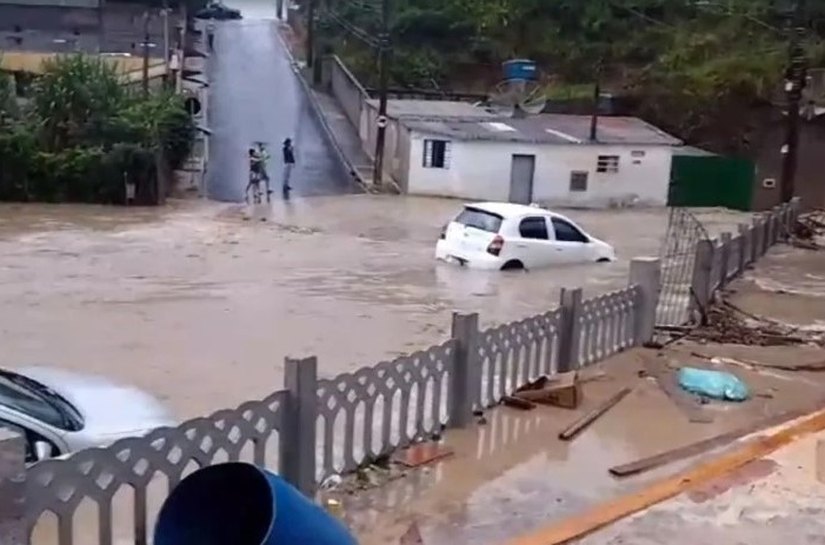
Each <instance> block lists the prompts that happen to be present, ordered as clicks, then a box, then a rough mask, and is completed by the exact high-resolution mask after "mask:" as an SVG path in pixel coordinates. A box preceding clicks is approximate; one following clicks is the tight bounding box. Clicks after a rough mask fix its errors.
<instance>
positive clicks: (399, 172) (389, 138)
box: [358, 99, 495, 192]
mask: <svg viewBox="0 0 825 545" xmlns="http://www.w3.org/2000/svg"><path fill="white" fill-rule="evenodd" d="M494 117H495V116H493V114H491V113H489V112H488V111H487V110H484V109H483V108H479V107H477V106H474V105H472V104H470V103H468V102H457V101H451V100H421V99H412V100H410V99H398V100H390V101H388V102H387V130H386V135H385V143H384V157H385V158H386V159H385V162H384V169H385V170H384V174H385V175H389V176H390V177H391V178H392V179H393V180H394V181H395V182H396V184H398V186H399V188H400V189H401V191H402V192H406V191H407V190H406V187H405V186H404V183H405V181H406V178H407V173H408V172H409V168H410V164H409V162H408V153H407V150H408V149H409V147H410V140H409V136H410V131H409V130H407V128H406V127H405V124H407V123H413V122H424V121H456V122H460V121H477V120H480V119H494ZM377 119H378V101H377V100H374V99H367V100H365V101H364V106H363V109H362V110H361V112H360V118H359V127H358V133H359V137H360V139H361V142H362V145H363V147H364V151H365V152H366V153H367V154H369V156H370V157H372V156H373V155H374V153H375V142H376V139H377V134H378V124H377V122H376V120H377Z"/></svg>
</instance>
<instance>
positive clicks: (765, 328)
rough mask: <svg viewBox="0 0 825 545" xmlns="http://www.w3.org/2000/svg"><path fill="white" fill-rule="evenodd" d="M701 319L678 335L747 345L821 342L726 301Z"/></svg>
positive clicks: (812, 335)
mask: <svg viewBox="0 0 825 545" xmlns="http://www.w3.org/2000/svg"><path fill="white" fill-rule="evenodd" d="M705 316H706V318H707V320H706V323H705V324H704V325H699V326H696V327H692V328H691V327H687V326H686V327H685V328H684V331H682V333H683V334H684V335H685V337H686V338H687V339H690V340H695V341H700V342H711V343H720V344H742V345H747V346H793V345H799V344H821V343H822V341H823V339H822V338H821V336H817V335H815V334H814V333H813V332H802V331H799V329H798V328H795V327H790V326H787V325H785V324H782V323H779V322H775V321H773V320H769V319H767V318H762V317H759V316H755V315H753V314H750V313H747V312H744V311H742V310H740V309H739V308H737V307H736V306H734V305H733V304H731V303H728V302H726V301H723V302H722V303H721V304H716V305H713V306H711V307H709V308H708V309H707V311H706V314H705ZM675 333H679V332H675Z"/></svg>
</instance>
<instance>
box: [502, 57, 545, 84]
mask: <svg viewBox="0 0 825 545" xmlns="http://www.w3.org/2000/svg"><path fill="white" fill-rule="evenodd" d="M502 66H503V67H504V79H505V80H511V79H519V80H528V81H534V80H536V79H538V69H537V68H536V61H531V60H529V59H513V60H511V61H506V62H504V63H502Z"/></svg>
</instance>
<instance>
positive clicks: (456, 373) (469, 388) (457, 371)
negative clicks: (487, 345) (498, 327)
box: [449, 312, 482, 428]
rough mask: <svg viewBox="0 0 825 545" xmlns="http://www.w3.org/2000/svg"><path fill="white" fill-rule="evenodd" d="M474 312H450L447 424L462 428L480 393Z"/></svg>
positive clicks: (471, 413)
mask: <svg viewBox="0 0 825 545" xmlns="http://www.w3.org/2000/svg"><path fill="white" fill-rule="evenodd" d="M478 334H479V331H478V314H459V313H457V312H455V313H453V325H452V338H453V339H455V341H456V347H455V354H454V355H453V367H452V369H451V370H450V398H449V411H450V412H449V414H450V427H451V428H462V427H464V426H466V425H467V424H469V423H470V422H471V421H472V418H473V404H474V403H475V401H476V399H477V398H478V397H480V396H481V363H482V362H481V358H480V356H479V352H478V336H479V335H478Z"/></svg>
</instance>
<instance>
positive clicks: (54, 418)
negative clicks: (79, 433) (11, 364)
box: [0, 369, 83, 431]
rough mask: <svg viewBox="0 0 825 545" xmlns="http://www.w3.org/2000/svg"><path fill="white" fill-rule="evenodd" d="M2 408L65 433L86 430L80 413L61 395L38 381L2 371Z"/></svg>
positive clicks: (0, 384)
mask: <svg viewBox="0 0 825 545" xmlns="http://www.w3.org/2000/svg"><path fill="white" fill-rule="evenodd" d="M0 405H4V406H6V407H9V408H11V409H13V410H15V411H17V412H19V413H22V414H25V415H27V416H29V417H32V418H36V419H38V420H40V421H41V422H44V423H46V424H48V425H50V426H54V427H56V428H60V429H63V430H70V431H76V430H79V429H80V428H82V427H83V421H82V418H81V416H80V413H79V412H78V411H77V409H76V408H75V407H74V406H72V404H71V403H69V402H68V401H66V399H64V398H63V397H62V396H61V395H59V394H58V393H57V392H55V391H53V390H52V389H51V388H48V387H46V386H44V385H43V384H40V383H39V382H37V381H35V380H32V379H30V378H27V377H24V376H23V375H20V374H17V373H13V372H11V371H7V370H2V369H0Z"/></svg>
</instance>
